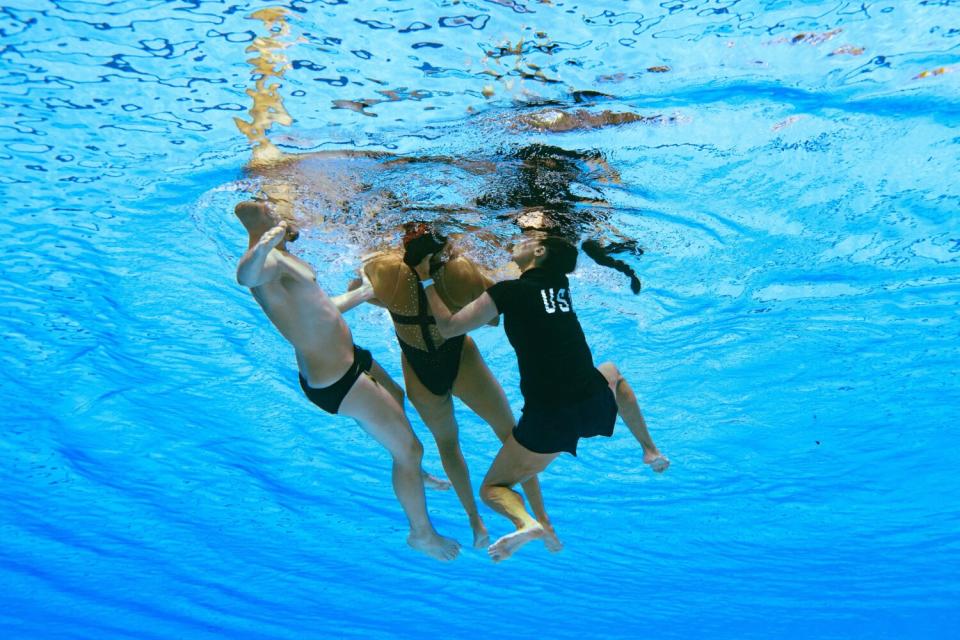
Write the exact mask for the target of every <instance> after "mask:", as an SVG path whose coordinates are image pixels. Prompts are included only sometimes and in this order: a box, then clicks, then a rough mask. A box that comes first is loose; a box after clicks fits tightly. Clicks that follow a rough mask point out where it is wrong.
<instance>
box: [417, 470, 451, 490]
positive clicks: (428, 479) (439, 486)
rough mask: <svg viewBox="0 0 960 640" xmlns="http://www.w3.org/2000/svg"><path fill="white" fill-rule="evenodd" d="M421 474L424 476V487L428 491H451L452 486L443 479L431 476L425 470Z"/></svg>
mask: <svg viewBox="0 0 960 640" xmlns="http://www.w3.org/2000/svg"><path fill="white" fill-rule="evenodd" d="M420 473H421V474H423V486H424V487H426V488H427V489H433V490H434V491H449V490H450V487H451V486H452V485H451V484H450V483H449V482H447V481H446V480H444V479H443V478H438V477H437V476H435V475H431V474H429V473H427V472H426V471H424V470H423V469H421V470H420Z"/></svg>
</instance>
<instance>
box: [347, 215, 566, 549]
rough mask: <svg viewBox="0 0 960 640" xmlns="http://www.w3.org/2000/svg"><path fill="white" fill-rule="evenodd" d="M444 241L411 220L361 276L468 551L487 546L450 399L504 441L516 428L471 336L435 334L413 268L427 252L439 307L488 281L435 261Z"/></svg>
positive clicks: (551, 537) (534, 488)
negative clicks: (387, 320)
mask: <svg viewBox="0 0 960 640" xmlns="http://www.w3.org/2000/svg"><path fill="white" fill-rule="evenodd" d="M446 245H447V241H446V238H444V237H442V236H440V235H439V234H436V233H435V232H434V231H433V230H432V229H431V228H430V227H429V226H427V225H426V224H423V223H410V224H408V225H407V233H406V235H405V236H404V246H405V252H404V253H403V254H401V253H399V252H392V253H383V254H380V255H377V256H376V257H374V258H373V259H372V260H369V261H368V262H367V263H366V265H365V266H364V271H365V273H366V275H367V276H368V277H369V279H370V282H371V283H372V285H373V290H374V293H375V296H376V299H377V300H378V301H379V302H380V303H382V304H383V305H384V306H385V307H386V308H387V309H388V310H389V311H390V316H391V317H392V318H393V322H394V326H395V329H396V334H397V339H398V340H399V342H400V347H401V351H402V356H401V363H402V366H403V378H404V381H405V386H406V389H407V395H408V396H409V398H410V401H411V402H412V403H413V406H414V407H416V409H417V412H418V413H419V414H420V417H421V418H423V421H424V423H425V424H426V425H427V427H429V428H430V431H431V432H432V433H433V436H434V438H435V439H436V442H437V449H438V450H439V452H440V459H441V460H442V461H443V468H444V470H445V471H446V473H447V477H448V478H449V479H450V481H451V482H452V483H453V487H454V489H455V490H456V492H457V496H458V497H459V498H460V503H461V504H462V505H463V508H464V510H465V511H466V512H467V516H468V517H469V519H470V526H471V528H472V529H473V537H474V546H476V547H478V548H483V547H486V546H487V545H488V544H489V543H490V538H489V535H488V534H487V529H486V526H485V525H484V523H483V520H482V519H481V518H480V514H479V512H478V510H477V503H476V500H475V498H474V494H473V486H472V485H471V482H470V472H469V470H468V469H467V463H466V461H465V460H464V458H463V452H462V451H461V450H460V441H459V436H458V429H459V427H458V425H457V421H456V418H455V417H454V413H453V398H452V396H456V397H458V398H460V400H462V401H463V402H464V404H466V405H467V406H468V407H470V409H472V410H473V411H474V412H475V413H476V414H477V415H478V416H480V417H481V418H483V419H484V420H485V421H486V422H487V423H488V424H489V425H490V426H491V427H493V430H494V431H495V432H496V434H497V437H498V438H500V440H501V441H506V440H507V438H508V437H509V436H510V431H511V430H512V429H513V427H514V425H515V424H516V423H515V422H514V419H513V413H512V411H511V410H510V404H509V403H508V402H507V397H506V395H505V394H504V392H503V389H502V388H501V387H500V384H499V383H498V382H497V380H496V379H495V378H494V377H493V374H492V373H491V372H490V370H489V369H488V368H487V365H486V363H485V362H484V361H483V357H482V356H481V355H480V352H479V350H477V346H476V344H474V342H473V339H471V338H470V337H469V336H457V337H454V338H451V339H449V340H447V339H444V338H443V336H441V335H440V333H439V332H438V331H437V328H436V323H435V321H434V319H433V316H431V315H430V309H429V307H428V305H427V300H426V297H425V295H424V290H423V286H422V283H421V282H420V278H419V277H418V276H417V273H416V271H415V270H414V268H413V267H414V266H415V265H416V264H417V263H418V262H420V260H421V259H422V258H423V257H424V256H426V255H428V254H431V253H435V252H437V253H436V255H435V257H434V260H433V261H432V262H431V265H430V276H431V278H433V280H435V281H436V283H437V287H436V288H437V291H438V293H439V295H440V296H441V297H442V298H443V300H444V303H445V304H446V305H447V306H448V307H449V308H451V309H455V310H459V309H460V308H462V307H463V306H465V305H467V304H469V303H470V302H472V301H473V300H474V299H476V298H477V296H479V295H480V294H482V293H483V291H484V290H485V289H486V288H487V287H489V286H490V285H491V284H493V281H492V280H490V279H489V278H488V277H487V276H486V275H484V274H483V273H482V272H481V271H480V269H479V268H478V267H477V266H476V265H475V264H474V263H473V262H471V261H470V260H468V259H467V258H465V257H464V256H462V255H458V254H457V253H455V252H452V251H449V250H448V253H447V255H446V257H445V259H441V254H440V253H439V252H440V251H442V250H443V248H444V246H446ZM523 488H524V492H525V493H526V495H527V498H528V499H529V500H530V506H531V508H532V510H533V512H534V515H535V516H536V518H537V521H538V522H539V523H540V524H541V525H542V526H543V528H544V530H545V531H547V532H548V536H547V537H545V541H546V542H547V545H548V548H550V549H551V550H554V551H557V550H559V548H560V542H559V540H558V539H557V537H556V535H555V534H554V533H553V527H552V526H551V525H550V521H549V519H548V517H547V513H546V510H545V509H544V506H543V497H542V495H541V493H540V484H539V482H538V480H537V478H536V477H533V478H530V479H529V480H527V481H526V482H524V484H523Z"/></svg>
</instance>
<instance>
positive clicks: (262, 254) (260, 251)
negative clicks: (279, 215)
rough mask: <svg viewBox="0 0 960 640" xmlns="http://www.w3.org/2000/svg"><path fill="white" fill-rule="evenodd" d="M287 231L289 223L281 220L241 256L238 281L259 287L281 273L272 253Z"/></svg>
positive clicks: (245, 285) (247, 285) (251, 286)
mask: <svg viewBox="0 0 960 640" xmlns="http://www.w3.org/2000/svg"><path fill="white" fill-rule="evenodd" d="M286 233H287V223H286V222H281V223H280V224H278V225H277V226H275V227H274V228H272V229H270V230H269V231H267V232H266V233H264V234H263V235H262V236H260V240H259V241H257V244H255V245H253V246H252V247H250V248H249V249H247V252H246V253H245V254H243V257H242V258H240V263H239V264H238V265H237V282H239V283H240V284H241V285H243V286H244V287H250V288H253V287H259V286H260V285H262V284H266V283H267V282H270V281H271V280H273V279H274V278H276V277H277V275H278V274H279V269H278V266H277V260H276V258H275V257H273V256H271V255H270V252H271V251H273V249H274V247H276V246H277V245H278V244H280V242H282V241H283V238H284V237H285V236H286Z"/></svg>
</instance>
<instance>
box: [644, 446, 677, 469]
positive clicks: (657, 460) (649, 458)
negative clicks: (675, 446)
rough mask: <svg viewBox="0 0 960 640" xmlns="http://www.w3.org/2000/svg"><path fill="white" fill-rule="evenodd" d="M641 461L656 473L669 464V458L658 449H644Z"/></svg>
mask: <svg viewBox="0 0 960 640" xmlns="http://www.w3.org/2000/svg"><path fill="white" fill-rule="evenodd" d="M643 463H644V464H648V465H650V468H651V469H653V470H654V472H656V473H663V472H664V471H666V470H667V467H669V466H670V459H669V458H667V456H665V455H663V454H662V453H660V452H659V451H644V452H643Z"/></svg>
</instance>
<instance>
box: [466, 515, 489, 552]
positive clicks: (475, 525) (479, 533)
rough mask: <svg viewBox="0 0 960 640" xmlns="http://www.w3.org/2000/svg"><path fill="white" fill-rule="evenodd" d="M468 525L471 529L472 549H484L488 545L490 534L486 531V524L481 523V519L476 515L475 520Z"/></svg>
mask: <svg viewBox="0 0 960 640" xmlns="http://www.w3.org/2000/svg"><path fill="white" fill-rule="evenodd" d="M470 527H471V528H472V529H473V548H474V549H486V548H487V547H488V546H490V534H489V533H488V532H487V526H486V525H485V524H483V520H481V519H480V518H479V517H478V518H477V520H476V521H475V522H471V523H470Z"/></svg>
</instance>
